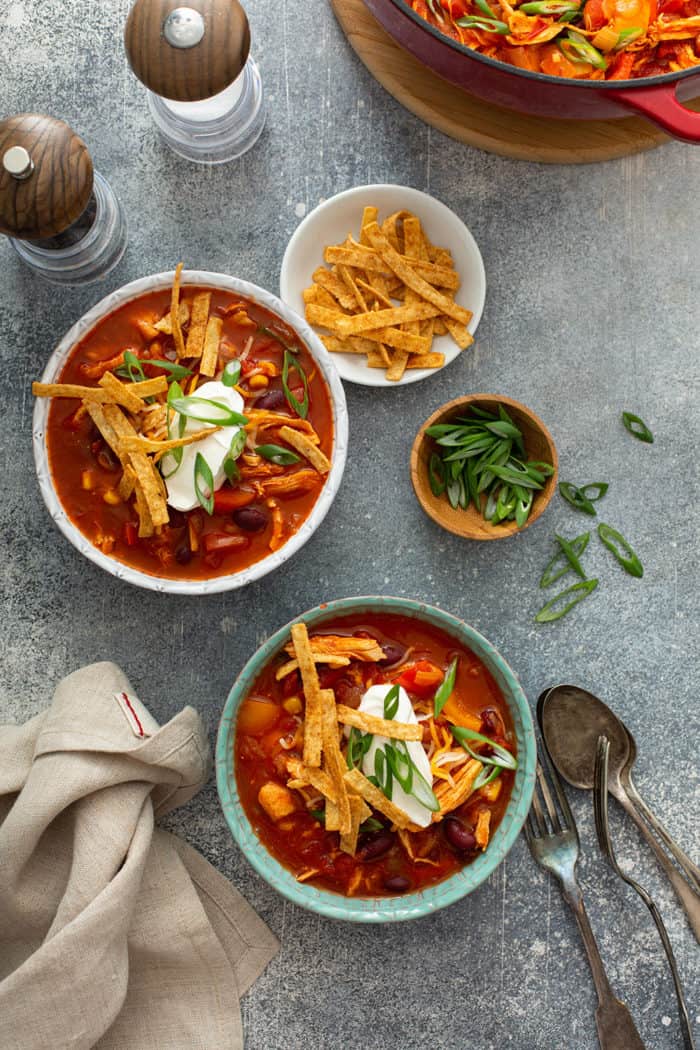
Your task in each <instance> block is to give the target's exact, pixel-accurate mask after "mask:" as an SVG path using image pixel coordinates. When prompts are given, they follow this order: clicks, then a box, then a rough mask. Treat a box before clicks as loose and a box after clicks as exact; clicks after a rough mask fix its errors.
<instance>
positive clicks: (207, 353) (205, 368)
mask: <svg viewBox="0 0 700 1050" xmlns="http://www.w3.org/2000/svg"><path fill="white" fill-rule="evenodd" d="M223 324H224V322H223V318H221V317H210V318H209V320H208V321H207V330H206V333H205V336H204V347H203V350H202V359H201V361H200V362H199V374H200V375H202V376H213V375H216V366H217V365H218V363H219V343H220V342H221V329H222V327H223Z"/></svg>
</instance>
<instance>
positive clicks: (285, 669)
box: [275, 653, 350, 682]
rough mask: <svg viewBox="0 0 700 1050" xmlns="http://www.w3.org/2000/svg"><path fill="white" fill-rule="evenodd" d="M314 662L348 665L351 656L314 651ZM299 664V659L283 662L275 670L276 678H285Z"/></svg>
mask: <svg viewBox="0 0 700 1050" xmlns="http://www.w3.org/2000/svg"><path fill="white" fill-rule="evenodd" d="M314 663H317V664H328V666H329V667H347V666H348V664H349V663H350V657H349V656H334V655H333V653H314ZM298 666H299V661H298V660H288V661H287V663H286V664H282V666H281V667H278V668H277V670H276V671H275V679H276V680H277V681H278V682H279V681H281V680H282V679H283V678H286V677H287V675H288V674H291V673H292V671H296V669H297V667H298Z"/></svg>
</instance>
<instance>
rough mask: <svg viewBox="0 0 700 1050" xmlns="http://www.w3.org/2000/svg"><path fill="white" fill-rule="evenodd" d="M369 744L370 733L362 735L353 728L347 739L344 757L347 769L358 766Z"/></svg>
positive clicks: (370, 740) (360, 731)
mask: <svg viewBox="0 0 700 1050" xmlns="http://www.w3.org/2000/svg"><path fill="white" fill-rule="evenodd" d="M371 743H372V734H371V733H363V732H362V730H361V729H357V728H355V727H354V726H353V728H352V729H351V730H350V736H349V737H348V750H347V754H346V756H345V761H346V762H347V766H348V769H355V768H356V767H357V766H359V765H360V763H361V762H362V759H363V758H364V757H365V755H366V754H367V752H368V751H369V749H370V745H371Z"/></svg>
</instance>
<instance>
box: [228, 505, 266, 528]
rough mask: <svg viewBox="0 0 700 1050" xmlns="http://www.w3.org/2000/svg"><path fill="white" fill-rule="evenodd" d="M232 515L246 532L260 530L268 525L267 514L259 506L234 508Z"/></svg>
mask: <svg viewBox="0 0 700 1050" xmlns="http://www.w3.org/2000/svg"><path fill="white" fill-rule="evenodd" d="M232 517H233V520H234V521H235V523H236V525H238V527H239V528H240V529H245V531H246V532H260V531H261V530H262V529H264V528H266V527H267V522H268V517H267V514H265V512H264V511H262V510H258V508H257V507H240V508H239V510H234V512H233V514H232Z"/></svg>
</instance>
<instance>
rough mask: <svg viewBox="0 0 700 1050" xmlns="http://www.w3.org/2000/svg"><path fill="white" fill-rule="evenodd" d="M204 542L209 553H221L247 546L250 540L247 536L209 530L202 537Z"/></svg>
mask: <svg viewBox="0 0 700 1050" xmlns="http://www.w3.org/2000/svg"><path fill="white" fill-rule="evenodd" d="M202 543H203V544H204V549H205V551H206V552H207V554H214V553H217V554H221V553H223V552H224V551H233V550H238V549H240V548H241V547H247V546H248V544H249V543H250V540H249V539H248V537H247V536H229V534H228V533H227V532H208V533H207V534H206V536H204V537H203V538H202Z"/></svg>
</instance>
